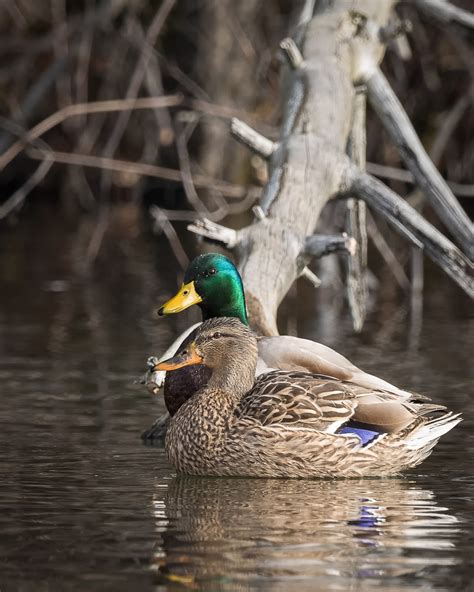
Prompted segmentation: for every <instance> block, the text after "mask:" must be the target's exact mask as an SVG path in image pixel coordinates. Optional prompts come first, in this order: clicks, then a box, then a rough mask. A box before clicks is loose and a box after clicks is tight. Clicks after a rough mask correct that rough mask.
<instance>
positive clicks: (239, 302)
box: [158, 253, 248, 325]
mask: <svg viewBox="0 0 474 592" xmlns="http://www.w3.org/2000/svg"><path fill="white" fill-rule="evenodd" d="M193 304H197V305H198V306H199V307H200V308H201V310H202V318H203V320H204V321H205V320H207V319H211V318H214V317H236V318H238V319H240V321H241V322H242V323H244V324H245V325H248V319H247V309H246V307H245V295H244V286H243V284H242V278H241V277H240V274H239V272H238V271H237V268H236V267H235V265H234V264H233V263H232V261H231V260H230V259H228V258H227V257H225V256H224V255H220V254H219V253H207V254H206V255H199V256H198V257H196V258H195V259H194V260H193V261H191V263H190V264H189V266H188V268H187V270H186V273H185V274H184V281H183V285H182V286H181V288H180V289H179V291H178V292H177V294H176V295H175V296H173V298H171V299H170V300H168V302H166V303H165V304H164V305H163V306H162V307H161V308H160V309H159V311H158V314H159V315H160V316H161V315H167V314H174V313H176V312H181V311H182V310H185V309H186V308H189V307H190V306H192V305H193Z"/></svg>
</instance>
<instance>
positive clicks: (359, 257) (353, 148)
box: [345, 88, 367, 332]
mask: <svg viewBox="0 0 474 592" xmlns="http://www.w3.org/2000/svg"><path fill="white" fill-rule="evenodd" d="M366 103H367V100H366V95H365V88H364V91H363V92H356V94H355V96H354V113H353V118H352V128H351V134H350V136H349V150H348V152H349V155H350V157H351V158H352V161H353V162H354V164H356V165H357V166H358V167H359V168H360V169H361V170H364V169H365V164H366V152H367V137H366V127H367V126H366V106H367V105H366ZM345 229H346V232H347V233H348V234H349V236H352V237H354V240H355V241H356V242H357V246H358V248H357V250H356V252H355V253H354V254H353V255H352V256H351V257H348V258H347V260H346V261H345V266H346V281H347V299H348V301H349V309H350V311H351V316H352V324H353V327H354V330H355V331H356V332H359V331H361V330H362V327H363V325H364V321H365V316H366V313H367V223H366V206H365V203H364V202H363V201H361V200H357V199H348V200H347V217H346V221H345Z"/></svg>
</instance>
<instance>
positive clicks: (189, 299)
mask: <svg viewBox="0 0 474 592" xmlns="http://www.w3.org/2000/svg"><path fill="white" fill-rule="evenodd" d="M199 302H202V298H201V296H199V294H198V293H197V292H196V288H195V287H194V282H189V283H188V284H183V285H182V286H181V288H180V289H179V290H178V292H177V294H175V295H174V296H173V298H170V299H169V300H168V302H165V304H163V306H162V307H161V308H160V309H159V310H158V315H159V316H160V317H161V316H163V315H168V314H174V313H175V312H181V311H182V310H185V309H186V308H189V307H190V306H192V305H193V304H199Z"/></svg>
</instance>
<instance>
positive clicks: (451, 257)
mask: <svg viewBox="0 0 474 592" xmlns="http://www.w3.org/2000/svg"><path fill="white" fill-rule="evenodd" d="M351 193H355V194H356V195H357V196H358V197H359V198H360V199H363V200H364V201H365V202H366V203H367V204H368V205H369V206H370V207H371V208H373V209H374V210H375V211H377V212H378V213H379V214H380V215H381V216H383V217H384V218H385V219H387V220H388V222H390V224H391V225H392V226H394V228H395V229H396V230H397V231H398V232H400V233H401V234H402V235H404V236H405V237H406V238H408V239H409V240H410V241H411V242H412V243H413V244H415V245H416V246H421V247H423V249H424V251H425V253H426V254H427V255H428V257H430V259H431V260H432V261H434V262H435V263H436V264H437V265H438V266H439V267H441V269H443V270H444V271H445V272H446V273H447V274H448V275H449V276H450V277H451V278H452V279H453V280H454V281H455V282H456V283H457V284H458V285H459V286H460V287H461V288H462V289H463V290H464V291H465V292H466V293H467V294H469V295H470V296H471V297H474V282H473V264H472V263H471V262H470V261H469V259H468V258H467V257H466V256H465V255H464V254H463V253H462V252H461V251H460V250H459V249H458V248H457V247H456V246H455V245H454V244H453V243H452V242H451V241H450V240H449V239H447V238H446V237H445V236H444V235H443V234H442V233H441V232H439V230H437V229H436V228H435V227H434V226H432V225H431V224H430V223H429V222H428V221H427V220H425V218H423V216H422V215H421V214H419V213H418V212H417V211H416V210H415V209H414V208H412V207H411V206H410V205H409V204H408V203H407V202H406V201H404V200H403V199H402V198H401V197H400V196H398V195H397V194H396V193H394V192H393V191H392V190H391V189H389V188H388V187H387V186H386V185H384V184H383V183H382V182H381V181H379V180H378V179H376V178H375V177H372V176H371V175H369V174H367V173H363V172H360V171H358V170H357V169H356V168H355V167H354V169H353V171H352V183H351Z"/></svg>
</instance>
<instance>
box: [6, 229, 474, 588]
mask: <svg viewBox="0 0 474 592" xmlns="http://www.w3.org/2000/svg"><path fill="white" fill-rule="evenodd" d="M40 230H41V231H40ZM40 230H38V227H37V225H35V226H31V227H29V226H28V225H27V223H24V224H23V226H22V227H21V229H19V230H18V229H17V230H11V231H5V232H4V233H3V235H2V236H0V278H1V292H0V385H1V386H0V388H1V397H0V449H1V456H0V475H1V481H0V590H1V592H8V591H10V590H12V591H13V590H15V591H16V590H21V591H30V590H31V591H33V590H34V591H35V592H36V591H40V592H41V591H43V590H45V591H46V590H47V591H49V590H51V591H58V590H60V591H63V590H66V591H67V590H87V591H99V590H100V591H102V590H114V591H116V592H119V591H122V590H127V591H128V590H144V591H147V590H183V589H190V590H206V591H207V590H210V591H212V590H253V589H258V590H282V591H283V590H371V589H374V590H375V589H377V590H381V591H384V592H388V591H390V592H391V591H398V590H449V591H450V590H473V589H474V587H473V584H472V582H471V579H472V576H473V574H474V565H473V563H474V541H473V532H474V507H473V500H474V474H473V468H472V466H473V461H472V459H473V449H474V436H473V427H474V403H473V399H472V397H473V369H472V354H473V350H474V336H473V327H472V313H471V317H470V316H469V310H470V309H469V303H467V301H466V300H465V299H464V298H463V297H462V296H460V295H459V293H458V292H457V290H454V289H452V288H451V287H450V284H449V281H448V280H446V279H445V278H443V277H441V276H436V277H435V278H434V279H433V280H431V283H430V282H428V288H427V289H428V290H431V292H432V295H431V296H430V298H428V300H427V301H426V310H425V318H424V323H423V326H422V328H421V330H420V332H417V333H416V334H415V335H414V334H413V328H411V329H410V327H413V323H410V322H409V319H408V318H407V315H406V314H405V312H404V311H403V310H401V311H398V312H397V310H396V309H395V308H394V307H393V304H391V303H390V301H389V300H382V301H381V303H380V306H379V308H378V310H376V311H374V312H373V314H372V315H371V318H370V321H369V323H368V325H367V328H366V329H365V331H364V333H363V334H362V335H361V336H354V335H353V334H352V332H351V330H350V325H349V323H348V322H347V321H343V322H340V323H338V324H337V325H336V324H335V323H334V322H333V321H332V320H331V317H330V311H329V312H328V315H327V316H325V317H320V316H319V317H317V316H316V317H315V310H314V306H315V305H314V304H313V300H314V293H313V292H311V291H309V289H307V288H305V287H304V286H303V287H302V288H301V287H300V292H299V295H298V298H296V297H295V296H293V299H290V301H289V304H288V305H286V307H285V309H286V313H287V314H286V315H283V317H282V326H283V327H284V326H285V325H288V326H290V327H291V326H294V324H295V322H296V324H297V326H298V327H299V330H300V334H302V335H306V336H313V337H315V338H316V337H317V336H319V338H320V339H321V336H323V337H324V339H325V341H326V342H327V343H328V344H330V345H332V346H333V347H336V348H337V349H339V350H340V351H341V352H343V353H345V354H347V355H348V356H349V357H351V358H352V359H353V360H354V361H355V362H357V363H358V364H360V365H361V366H363V367H365V368H367V369H368V370H371V371H373V372H378V373H379V374H380V375H382V376H384V377H386V378H387V379H390V380H393V381H394V382H397V383H398V384H400V385H403V386H406V387H408V388H412V389H415V390H418V391H421V392H424V393H427V394H428V393H429V394H431V395H432V396H433V397H434V398H435V399H436V400H438V401H441V402H444V403H447V404H449V405H450V406H451V407H452V408H453V409H454V410H456V411H459V410H463V411H464V416H465V421H464V422H463V423H462V424H461V425H460V426H459V427H458V428H457V429H455V430H454V431H453V432H451V433H450V434H448V435H447V436H446V437H445V438H443V440H442V441H441V443H440V444H439V445H438V447H437V448H436V451H435V453H434V454H433V456H432V457H431V458H430V459H429V460H428V461H427V462H426V463H424V464H423V465H422V466H421V467H420V468H419V469H417V470H416V471H415V472H412V473H411V474H408V475H407V476H405V477H403V478H396V479H385V480H377V479H373V480H345V481H344V480H340V481H290V480H267V479H265V480H258V479H254V480H250V479H204V478H188V477H177V476H176V475H175V474H174V472H173V470H172V468H171V467H170V466H169V465H168V463H167V461H166V458H165V455H164V452H163V450H162V449H161V448H159V447H156V446H144V445H143V444H142V443H141V440H140V438H139V434H140V432H141V431H142V430H143V429H144V428H146V427H148V425H149V424H150V423H151V421H152V420H153V419H154V418H155V416H156V415H158V414H159V412H160V410H161V408H162V407H161V405H162V402H161V401H158V400H156V399H152V398H150V396H149V395H148V394H147V393H146V392H143V390H142V389H140V388H138V387H137V386H136V385H134V384H133V380H134V379H135V378H136V376H137V375H139V374H140V372H141V371H142V368H143V361H144V359H146V356H148V355H149V354H151V353H157V352H159V351H160V349H162V348H163V347H164V346H165V345H166V344H168V343H169V341H170V340H171V339H172V338H173V336H174V335H175V334H176V333H177V331H179V330H182V329H183V328H184V327H185V326H186V324H188V323H189V322H190V320H191V317H192V319H193V320H194V318H195V317H194V316H193V315H192V314H191V315H188V316H186V315H180V316H179V317H176V318H173V319H167V320H164V321H161V322H157V321H156V320H154V319H153V316H152V311H153V308H154V306H155V304H156V303H157V301H158V299H159V300H163V299H164V298H166V297H168V296H169V295H171V293H172V291H173V289H174V288H175V286H176V284H177V281H178V278H177V274H176V272H175V271H174V268H175V264H174V260H173V259H172V256H171V255H170V253H169V251H168V249H167V245H166V243H165V242H164V241H163V242H160V241H159V242H158V244H157V246H155V244H154V243H152V242H151V241H147V240H145V239H141V238H138V239H137V238H133V236H132V237H129V238H128V239H127V240H123V239H122V240H121V241H118V242H117V244H115V245H114V248H113V249H111V252H110V253H107V249H106V252H105V254H104V260H103V261H102V262H99V265H98V268H97V272H96V274H95V275H94V276H92V277H82V276H80V275H79V274H78V273H77V269H78V268H79V267H80V265H79V264H80V258H81V253H82V251H81V249H80V246H81V245H80V241H81V237H80V233H77V232H75V233H71V232H69V231H68V230H67V229H65V228H62V229H57V228H55V232H46V233H45V232H43V230H44V228H42V227H40ZM296 303H297V304H298V306H299V307H300V316H299V317H298V318H296V319H293V320H292V319H291V318H290V317H291V315H288V311H289V310H290V309H291V307H292V306H295V305H296ZM328 310H329V309H328ZM471 310H472V309H471ZM313 317H314V318H315V320H313V321H311V320H310V319H312V318H313Z"/></svg>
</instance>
